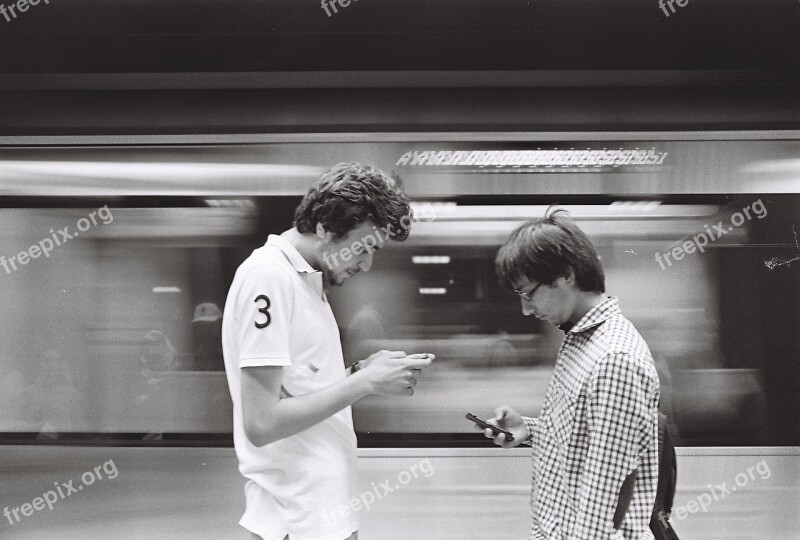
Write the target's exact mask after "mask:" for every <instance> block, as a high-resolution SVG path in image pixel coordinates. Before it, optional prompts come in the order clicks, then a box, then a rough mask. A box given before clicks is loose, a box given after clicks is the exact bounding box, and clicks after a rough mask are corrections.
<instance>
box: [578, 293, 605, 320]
mask: <svg viewBox="0 0 800 540" xmlns="http://www.w3.org/2000/svg"><path fill="white" fill-rule="evenodd" d="M606 298H608V296H606V294H605V293H596V292H581V293H580V295H579V296H578V300H577V302H576V303H575V310H574V311H573V312H572V317H570V318H569V322H571V323H572V324H575V323H577V322H578V321H579V320H581V319H582V318H583V316H584V315H586V314H587V313H589V311H591V310H592V309H593V308H595V307H597V306H599V305H600V304H601V303H603V301H605V299H606Z"/></svg>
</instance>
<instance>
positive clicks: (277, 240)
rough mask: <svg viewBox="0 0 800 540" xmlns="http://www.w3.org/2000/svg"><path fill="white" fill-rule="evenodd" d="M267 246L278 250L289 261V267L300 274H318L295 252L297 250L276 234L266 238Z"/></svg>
mask: <svg viewBox="0 0 800 540" xmlns="http://www.w3.org/2000/svg"><path fill="white" fill-rule="evenodd" d="M266 245H268V246H274V247H276V248H278V249H280V250H281V251H282V252H283V254H284V255H286V258H287V259H288V260H289V262H290V263H291V265H292V266H293V267H294V269H295V270H297V271H298V272H300V273H302V274H313V273H314V272H319V270H314V269H313V268H312V267H311V265H310V264H308V261H306V260H305V259H304V258H303V256H302V255H300V252H299V251H297V248H296V247H294V246H293V245H292V244H290V243H289V242H288V241H286V239H284V238H282V237H281V236H279V235H277V234H271V235H269V237H268V238H267V243H266Z"/></svg>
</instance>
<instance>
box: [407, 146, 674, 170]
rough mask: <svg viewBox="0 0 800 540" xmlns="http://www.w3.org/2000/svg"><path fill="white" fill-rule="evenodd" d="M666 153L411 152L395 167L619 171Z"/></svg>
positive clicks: (655, 160)
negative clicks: (603, 168) (602, 168)
mask: <svg viewBox="0 0 800 540" xmlns="http://www.w3.org/2000/svg"><path fill="white" fill-rule="evenodd" d="M668 154H669V153H668V152H656V150H655V148H651V149H649V150H641V149H638V148H637V149H635V150H623V149H619V150H608V149H603V150H589V149H587V150H575V149H570V150H422V151H420V150H413V151H409V152H406V153H405V154H403V155H402V156H400V159H398V160H397V163H395V165H396V166H401V165H406V166H411V167H423V166H424V167H432V166H442V167H545V168H547V167H620V166H623V165H631V166H637V165H639V166H641V165H662V164H663V163H664V160H665V159H666V157H667V155H668Z"/></svg>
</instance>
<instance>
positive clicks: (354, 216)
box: [294, 163, 413, 242]
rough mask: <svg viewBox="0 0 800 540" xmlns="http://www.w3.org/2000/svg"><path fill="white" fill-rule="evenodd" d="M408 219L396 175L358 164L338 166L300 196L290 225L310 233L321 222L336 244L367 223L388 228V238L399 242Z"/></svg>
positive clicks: (405, 235)
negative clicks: (301, 198)
mask: <svg viewBox="0 0 800 540" xmlns="http://www.w3.org/2000/svg"><path fill="white" fill-rule="evenodd" d="M406 216H408V218H406V219H405V220H404V219H403V218H405V217H406ZM412 217H413V216H412V214H411V207H410V206H409V204H408V197H406V196H405V195H404V194H403V193H402V192H401V191H400V179H399V178H398V177H397V176H395V175H389V174H386V173H385V172H383V171H382V170H380V169H377V168H375V167H370V166H369V165H363V164H361V163H339V164H337V165H334V166H333V167H331V168H330V169H329V170H328V171H326V172H325V173H324V174H323V175H322V177H321V178H320V179H319V180H318V181H317V182H316V183H315V184H314V185H313V186H311V189H310V190H309V191H308V193H306V196H305V197H303V201H302V202H301V203H300V206H298V207H297V210H296V211H295V214H294V226H295V227H296V228H297V230H298V231H300V232H301V233H313V232H315V231H316V229H317V223H322V225H323V226H324V227H325V229H326V230H327V231H329V232H331V233H332V234H333V236H334V240H336V241H338V240H341V239H342V238H344V237H345V236H347V234H348V233H349V232H350V231H351V230H353V229H354V228H355V227H358V226H359V225H360V224H361V223H363V222H365V221H367V220H370V221H373V222H374V223H375V224H376V225H378V227H386V226H387V225H388V226H390V227H391V228H390V229H389V231H390V237H391V239H392V240H396V241H398V242H402V241H403V240H405V239H406V238H408V235H409V233H410V232H411V227H410V224H411V219H412ZM404 221H405V223H404Z"/></svg>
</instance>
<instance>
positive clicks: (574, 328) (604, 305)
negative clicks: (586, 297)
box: [559, 296, 622, 334]
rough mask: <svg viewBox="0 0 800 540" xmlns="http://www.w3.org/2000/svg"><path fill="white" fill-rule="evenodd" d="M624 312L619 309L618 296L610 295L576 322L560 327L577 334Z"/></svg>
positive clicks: (566, 331) (562, 329) (564, 330)
mask: <svg viewBox="0 0 800 540" xmlns="http://www.w3.org/2000/svg"><path fill="white" fill-rule="evenodd" d="M620 314H622V312H621V311H620V309H619V300H618V299H617V297H616V296H609V297H608V298H606V299H605V300H603V301H602V302H600V303H599V304H597V305H596V306H595V307H593V308H592V309H590V310H589V311H587V312H586V314H585V315H584V316H583V317H581V318H580V320H579V321H578V322H577V323H575V324H572V323H564V324H562V325H561V326H559V328H560V329H561V331H562V332H564V333H565V334H567V333H572V334H577V333H580V332H584V331H586V330H588V329H590V328H592V327H595V326H597V325H598V324H600V323H603V322H605V321H607V320H608V319H610V318H611V317H613V316H615V315H620Z"/></svg>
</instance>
